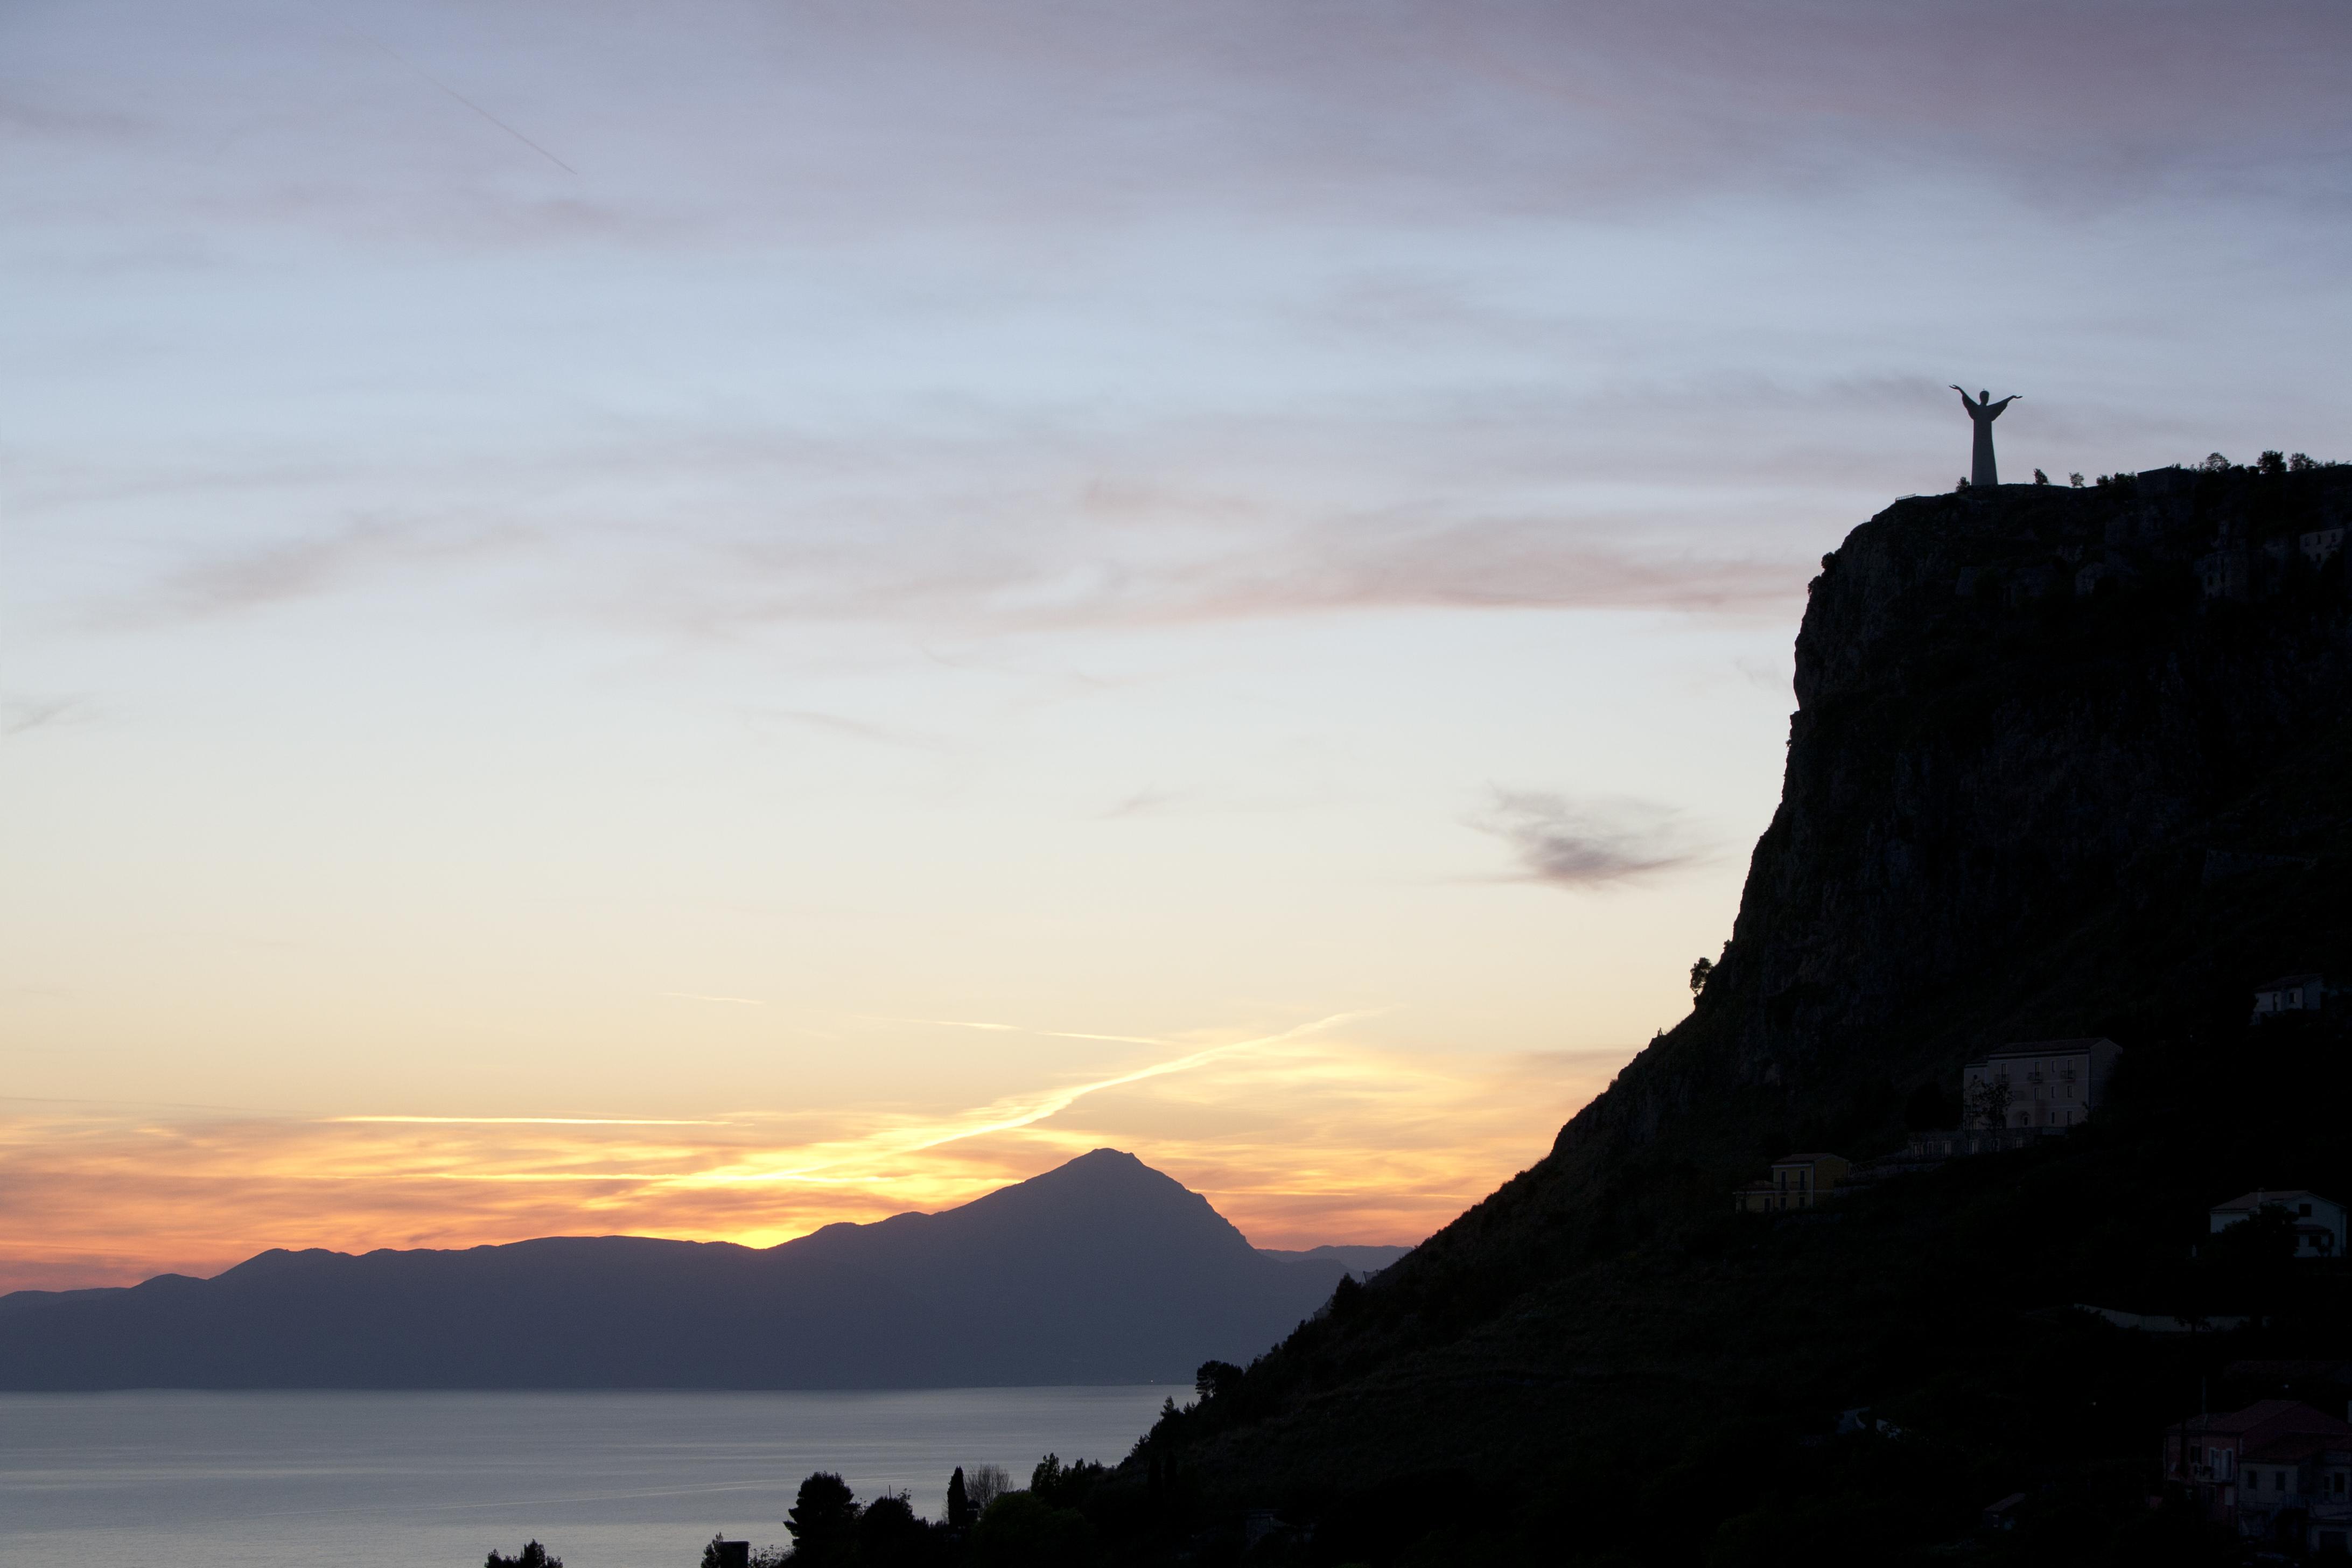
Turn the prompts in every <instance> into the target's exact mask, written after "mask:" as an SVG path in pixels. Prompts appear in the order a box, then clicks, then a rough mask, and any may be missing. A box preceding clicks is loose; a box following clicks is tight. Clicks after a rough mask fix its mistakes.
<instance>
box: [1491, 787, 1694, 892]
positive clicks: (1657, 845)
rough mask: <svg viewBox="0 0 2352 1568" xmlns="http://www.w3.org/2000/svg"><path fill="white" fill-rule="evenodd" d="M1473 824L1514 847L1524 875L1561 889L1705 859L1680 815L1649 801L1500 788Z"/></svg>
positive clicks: (1632, 877) (1619, 880) (1631, 877)
mask: <svg viewBox="0 0 2352 1568" xmlns="http://www.w3.org/2000/svg"><path fill="white" fill-rule="evenodd" d="M1472 826H1475V827H1477V828H1479V829H1480V830H1481V831H1482V832H1486V833H1491V834H1493V835H1494V836H1495V837H1497V838H1500V839H1501V840H1502V841H1503V842H1504V843H1506V844H1507V845H1509V846H1510V847H1511V848H1512V850H1513V851H1514V852H1515V853H1516V854H1517V856H1518V858H1519V864H1520V866H1521V867H1522V872H1521V878H1520V879H1522V880H1526V881H1533V882H1546V883H1549V884H1550V885H1552V886H1554V887H1559V888H1571V889H1588V888H1602V887H1610V886H1613V885H1616V884H1619V883H1623V882H1631V881H1635V880H1638V879H1642V878H1644V877H1649V876H1654V875H1656V874H1658V873H1660V872H1665V871H1672V870H1677V869H1679V868H1683V867H1685V866H1687V865H1690V864H1692V863H1693V862H1694V861H1696V859H1697V858H1698V854H1697V851H1696V849H1695V848H1694V847H1692V846H1691V845H1690V843H1689V842H1688V840H1687V838H1686V837H1685V835H1684V833H1683V832H1682V829H1681V826H1680V824H1679V823H1678V821H1677V820H1676V818H1675V813H1674V812H1672V811H1671V810H1669V809H1668V808H1666V807H1664V806H1660V805H1654V804H1651V803H1649V802H1644V801H1629V800H1570V799H1568V798H1567V797H1565V796H1562V795H1549V794H1543V793H1540V792H1536V791H1528V790H1506V789H1497V790H1496V791H1495V798H1494V803H1493V805H1491V806H1490V807H1489V808H1488V809H1487V810H1486V812H1485V813H1483V814H1482V815H1480V816H1478V817H1476V818H1475V819H1474V820H1473V823H1472Z"/></svg>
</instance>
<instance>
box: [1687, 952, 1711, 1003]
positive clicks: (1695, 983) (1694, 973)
mask: <svg viewBox="0 0 2352 1568" xmlns="http://www.w3.org/2000/svg"><path fill="white" fill-rule="evenodd" d="M1713 973H1715V960H1713V959H1711V958H1702V959H1700V960H1699V961H1698V962H1697V963H1694V964H1692V965H1691V973H1690V988H1691V995H1692V996H1693V997H1694V998H1696V996H1697V995H1698V994H1699V993H1700V992H1702V991H1705V990H1706V983H1707V978H1708V977H1709V976H1710V975H1712V974H1713Z"/></svg>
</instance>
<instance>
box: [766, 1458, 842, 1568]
mask: <svg viewBox="0 0 2352 1568" xmlns="http://www.w3.org/2000/svg"><path fill="white" fill-rule="evenodd" d="M857 1512H858V1510H857V1496H856V1493H855V1492H852V1491H851V1490H850V1489H849V1483H848V1482H847V1481H845V1480H843V1479H841V1478H840V1477H839V1476H836V1475H835V1474H834V1473H833V1472H832V1471H831V1470H819V1471H817V1472H816V1473H815V1474H814V1475H812V1476H811V1477H809V1479H806V1480H804V1481H803V1482H802V1483H801V1489H800V1495H799V1496H797V1497H796V1498H794V1499H793V1506H792V1508H791V1510H789V1511H788V1512H787V1513H786V1515H785V1519H784V1528H785V1529H786V1530H788V1531H792V1535H793V1560H794V1561H795V1562H801V1563H827V1562H833V1561H835V1560H837V1559H839V1558H842V1557H845V1556H846V1555H847V1554H848V1544H849V1531H850V1527H851V1526H852V1525H854V1524H856V1522H857Z"/></svg>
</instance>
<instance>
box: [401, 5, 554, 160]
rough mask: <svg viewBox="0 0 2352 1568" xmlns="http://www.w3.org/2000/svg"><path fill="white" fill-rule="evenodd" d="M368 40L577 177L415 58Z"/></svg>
mask: <svg viewBox="0 0 2352 1568" xmlns="http://www.w3.org/2000/svg"><path fill="white" fill-rule="evenodd" d="M368 42H369V43H371V44H373V45H374V46H375V47H377V48H379V49H382V50H383V52H384V53H385V54H388V55H390V56H391V57H392V58H394V59H396V60H398V61H399V62H400V63H401V64H402V65H404V66H406V67H407V68H409V69H410V70H413V71H415V73H416V74H417V75H418V76H420V77H423V78H424V79H425V80H426V81H428V82H431V83H432V84H433V85H434V86H435V87H437V88H439V89H441V90H442V91H443V92H446V93H447V94H448V95H449V96H450V97H451V98H454V99H456V100H457V101H458V102H460V103H462V104H464V105H465V106H466V107H467V108H468V109H470V110H473V111H474V112H475V113H477V114H478V115H480V116H481V117H482V118H483V119H485V120H487V121H489V122H490V123H491V124H493V125H495V126H497V127H498V128H499V130H501V131H503V132H506V133H507V134H508V135H509V136H511V137H513V138H514V139H515V140H516V141H518V142H521V143H522V144H523V145H524V146H526V147H528V148H530V150H531V151H532V152H534V153H538V154H539V155H540V156H541V157H542V158H544V159H546V160H547V161H548V162H549V163H552V164H554V165H555V166H556V167H557V168H559V169H561V170H562V171H563V172H564V173H565V174H570V175H572V176H573V177H574V178H577V177H578V175H579V174H580V171H579V170H577V169H575V168H573V167H572V165H571V164H569V163H565V162H564V161H563V160H562V159H561V158H559V157H557V156H556V155H555V154H554V153H551V152H549V151H548V150H547V149H546V148H544V147H542V146H541V145H540V144H539V143H538V142H534V141H532V140H531V139H530V137H528V136H526V135H524V134H523V133H522V132H520V131H518V130H516V129H515V128H514V127H513V126H511V125H509V124H508V123H507V122H506V121H503V120H500V119H499V117H498V116H497V115H495V114H492V113H491V112H490V111H489V110H487V109H484V108H483V107H482V106H481V105H480V104H478V103H476V102H475V101H474V100H472V99H470V98H467V96H466V95H465V94H464V93H462V92H459V91H458V90H457V89H456V88H454V87H451V86H450V85H449V84H448V83H447V82H446V81H443V80H442V79H440V78H439V77H436V76H435V75H434V74H433V73H432V72H431V71H428V70H426V69H425V68H424V67H423V66H420V65H418V64H417V63H416V62H415V60H412V59H410V58H408V57H407V56H406V55H404V54H402V53H401V52H400V51H399V50H397V49H395V48H394V47H392V46H391V45H390V44H387V43H385V42H384V41H383V39H381V38H375V37H370V38H369V39H368Z"/></svg>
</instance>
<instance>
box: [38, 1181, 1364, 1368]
mask: <svg viewBox="0 0 2352 1568" xmlns="http://www.w3.org/2000/svg"><path fill="white" fill-rule="evenodd" d="M1403 1250H1404V1249H1402V1248H1390V1247H1370V1248H1360V1247H1336V1248H1317V1249H1315V1250H1314V1251H1313V1252H1310V1253H1303V1254H1301V1253H1289V1254H1267V1253H1263V1252H1260V1251H1259V1250H1257V1249H1256V1248H1254V1247H1251V1246H1250V1245H1249V1243H1248V1241H1247V1240H1246V1239H1244V1237H1243V1236H1242V1234H1241V1232H1240V1231H1238V1230H1236V1229H1234V1226H1233V1225H1232V1224H1231V1223H1230V1222H1228V1221H1227V1220H1226V1219H1224V1218H1223V1216H1222V1215H1219V1214H1218V1213H1217V1212H1216V1211H1215V1210H1214V1209H1213V1208H1211V1207H1210V1206H1209V1203H1208V1200H1207V1199H1205V1198H1203V1197H1202V1196H1201V1195H1200V1194H1197V1193H1193V1192H1190V1191H1187V1190H1186V1189H1185V1188H1184V1187H1183V1186H1181V1185H1180V1184H1178V1183H1176V1182H1175V1181H1173V1180H1171V1179H1170V1178H1169V1177H1167V1176H1165V1175H1162V1174H1160V1173H1159V1172H1157V1171H1154V1170H1151V1169H1150V1167H1148V1166H1146V1165H1145V1164H1143V1163H1141V1162H1140V1161H1139V1160H1137V1159H1136V1158H1135V1157H1134V1156H1133V1155H1131V1154H1124V1153H1120V1152H1117V1151H1115V1150H1109V1149H1097V1150H1096V1151H1095V1152H1092V1153H1090V1154H1087V1155H1083V1156H1081V1157H1080V1158H1078V1159H1076V1160H1073V1161H1071V1162H1070V1163H1067V1164H1066V1165H1063V1166H1061V1167H1060V1168H1058V1169H1056V1170H1054V1171H1050V1172H1047V1173H1045V1174H1044V1175H1042V1176H1038V1177H1035V1178H1034V1179H1032V1180H1030V1181H1026V1182H1023V1183H1020V1184H1017V1185H1014V1186H1011V1187H1006V1188H1003V1189H1002V1190H1001V1191H998V1192H994V1193H991V1194H988V1195H987V1196H985V1197H982V1198H980V1199H978V1200H976V1201H974V1202H972V1203H969V1204H966V1205H963V1206H961V1208H954V1209H948V1210H945V1211H943V1212H941V1213H939V1214H934V1215H922V1214H904V1215H896V1216H894V1217H892V1218H890V1219H887V1220H883V1221H880V1222H879V1223H877V1224H874V1225H863V1226H861V1225H832V1226H825V1227H824V1229H822V1230H819V1231H816V1232H814V1234H812V1235H809V1236H805V1237H800V1238H799V1239H797V1240H794V1241H789V1242H786V1243H784V1244H783V1245H782V1246H780V1247H770V1248H766V1249H764V1250H761V1249H756V1248H752V1247H738V1246H734V1245H731V1244H729V1243H723V1242H690V1241H662V1240H654V1239H651V1238H647V1237H549V1238H545V1239H542V1240H537V1241H523V1242H515V1243H512V1244H510V1245H507V1246H502V1247H471V1248H467V1249H464V1250H457V1251H427V1250H419V1251H392V1250H384V1251H379V1252H371V1253H367V1254H364V1255H362V1256H357V1257H354V1256H352V1255H350V1254H346V1253H337V1252H326V1251H317V1250H313V1251H307V1252H287V1251H270V1252H265V1253H262V1254H261V1255H259V1256H258V1257H256V1258H250V1259H248V1260H247V1261H246V1262H244V1263H241V1264H239V1265H237V1266H236V1268H232V1269H229V1270H228V1271H227V1272H226V1273H224V1274H221V1275H219V1276H217V1277H216V1278H214V1279H189V1278H187V1277H186V1276H184V1275H163V1276H161V1277H159V1278H157V1279H150V1280H148V1281H147V1282H146V1283H144V1284H142V1285H138V1286H134V1287H131V1288H128V1289H99V1290H72V1291H37V1290H24V1291H18V1292H16V1293H15V1294H13V1295H10V1296H6V1297H0V1388H6V1389H97V1388H135V1387H165V1388H322V1387H323V1388H335V1387H340V1388H658V1387H671V1388H892V1387H899V1388H905V1387H958V1386H979V1385H989V1384H1066V1383H1150V1382H1163V1381H1166V1382H1190V1381H1191V1379H1192V1373H1193V1370H1194V1369H1195V1368H1196V1367H1198V1366H1199V1365H1200V1363H1202V1362H1203V1361H1206V1360H1210V1359H1221V1360H1228V1361H1236V1362H1245V1361H1247V1360H1248V1359H1249V1358H1250V1357H1251V1356H1253V1355H1255V1354H1256V1353H1257V1352H1260V1351H1262V1350H1264V1349H1265V1347H1266V1346H1267V1345H1269V1344H1271V1343H1273V1342H1275V1341H1276V1340H1278V1339H1279V1338H1281V1337H1282V1336H1283V1334H1285V1333H1286V1332H1287V1331H1289V1330H1290V1329H1291V1328H1292V1327H1294V1326H1295V1325H1296V1324H1297V1322H1298V1321H1300V1320H1301V1319H1302V1318H1304V1317H1306V1316H1307V1314H1309V1313H1310V1312H1312V1311H1313V1310H1315V1309H1316V1308H1317V1307H1318V1305H1320V1304H1321V1303H1322V1302H1323V1301H1324V1300H1327V1299H1328V1297H1329V1295H1330V1293H1331V1289H1332V1288H1333V1286H1335V1285H1336V1284H1337V1283H1338V1282H1339V1278H1340V1276H1341V1275H1342V1273H1343V1272H1345V1271H1347V1270H1349V1269H1351V1268H1352V1269H1359V1270H1360V1269H1364V1268H1379V1267H1384V1266H1385V1264H1386V1263H1387V1262H1389V1261H1392V1260H1393V1258H1394V1256H1395V1255H1397V1254H1400V1253H1402V1251H1403ZM1326 1254H1328V1256H1326Z"/></svg>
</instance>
